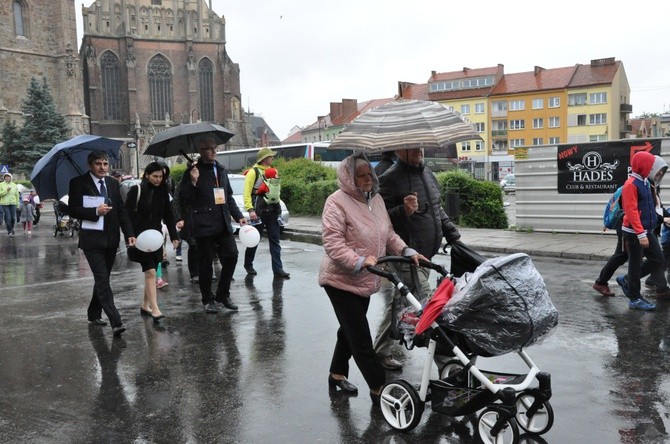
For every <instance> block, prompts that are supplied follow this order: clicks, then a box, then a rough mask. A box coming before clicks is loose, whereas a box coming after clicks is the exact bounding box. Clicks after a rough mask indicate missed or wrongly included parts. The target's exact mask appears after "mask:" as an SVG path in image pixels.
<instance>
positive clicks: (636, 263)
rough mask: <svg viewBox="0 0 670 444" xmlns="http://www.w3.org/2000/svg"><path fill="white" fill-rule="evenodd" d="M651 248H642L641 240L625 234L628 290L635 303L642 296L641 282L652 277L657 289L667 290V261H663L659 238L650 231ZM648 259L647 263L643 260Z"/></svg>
mask: <svg viewBox="0 0 670 444" xmlns="http://www.w3.org/2000/svg"><path fill="white" fill-rule="evenodd" d="M647 239H648V240H649V247H647V248H642V246H641V245H640V240H639V239H638V238H637V236H636V235H635V234H633V233H627V232H624V242H625V246H626V250H627V251H628V276H627V280H628V289H629V290H630V300H631V301H634V300H635V299H638V298H639V297H640V296H641V293H640V280H641V279H642V278H643V277H645V276H647V275H649V274H650V275H651V278H652V280H653V281H654V284H655V285H656V288H657V289H665V288H666V287H667V281H666V280H665V261H664V259H663V250H661V244H659V243H658V238H657V237H656V235H655V234H654V233H653V232H651V231H650V230H648V231H647ZM643 257H644V258H647V260H646V261H644V262H643V261H642V259H643Z"/></svg>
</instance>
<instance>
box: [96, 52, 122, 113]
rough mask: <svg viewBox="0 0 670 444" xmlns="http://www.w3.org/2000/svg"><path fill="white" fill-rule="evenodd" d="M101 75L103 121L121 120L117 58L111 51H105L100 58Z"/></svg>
mask: <svg viewBox="0 0 670 444" xmlns="http://www.w3.org/2000/svg"><path fill="white" fill-rule="evenodd" d="M100 71H101V74H102V112H103V119H105V120H120V119H121V106H120V103H119V102H120V99H121V85H120V83H121V80H120V71H119V58H118V57H117V56H116V54H114V53H113V52H112V51H105V52H104V53H103V54H102V57H100Z"/></svg>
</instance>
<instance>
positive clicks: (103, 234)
mask: <svg viewBox="0 0 670 444" xmlns="http://www.w3.org/2000/svg"><path fill="white" fill-rule="evenodd" d="M88 169H89V172H88V173H86V174H83V175H81V176H78V177H75V178H74V179H72V180H71V181H70V190H69V202H68V212H69V214H70V216H72V217H75V218H77V219H79V220H81V221H82V225H81V230H80V232H79V248H81V249H82V250H83V251H84V255H85V256H86V260H87V261H88V265H89V266H90V267H91V271H92V272H93V278H94V280H95V283H94V284H93V297H92V298H91V303H90V304H89V306H88V322H89V323H91V324H93V325H107V323H106V322H105V321H103V320H102V319H101V316H102V312H103V311H104V312H105V314H106V315H107V318H108V319H109V322H110V323H111V325H112V330H113V332H114V336H120V335H121V333H123V332H124V331H126V329H125V327H124V326H123V323H122V322H121V316H120V315H119V311H118V310H117V309H116V306H115V305H114V294H113V293H112V288H111V287H110V285H109V276H110V274H111V272H112V267H113V266H114V260H115V259H116V252H117V250H118V249H119V241H120V238H121V236H120V234H119V228H121V230H123V234H124V235H125V237H126V242H127V243H128V245H131V246H133V245H135V234H134V233H133V227H132V225H131V223H130V219H129V217H128V213H127V211H126V207H125V205H123V201H122V200H121V191H120V187H119V182H118V181H116V180H114V179H113V178H111V177H107V172H108V170H109V158H108V157H107V153H105V152H103V151H93V152H91V154H89V156H88Z"/></svg>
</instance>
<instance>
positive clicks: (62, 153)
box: [30, 134, 123, 200]
mask: <svg viewBox="0 0 670 444" xmlns="http://www.w3.org/2000/svg"><path fill="white" fill-rule="evenodd" d="M121 145H123V141H122V140H113V139H107V138H105V137H100V136H91V135H87V134H85V135H81V136H76V137H73V138H72V139H70V140H66V141H65V142H61V143H59V144H58V145H56V146H54V147H53V148H51V150H50V151H49V152H48V153H46V154H45V155H44V156H43V157H42V158H41V159H40V160H38V161H37V163H36V164H35V167H34V168H33V172H32V174H31V175H30V181H31V182H32V184H33V186H34V187H35V190H36V191H37V194H38V195H39V196H40V199H42V200H44V199H60V198H61V197H63V196H64V195H66V194H68V188H69V187H70V179H72V178H73V177H76V176H80V175H82V174H84V173H85V172H86V171H88V164H87V162H86V161H87V158H88V155H89V154H90V153H91V152H92V151H104V152H106V153H107V155H108V156H109V158H110V160H117V159H118V158H119V149H120V148H121Z"/></svg>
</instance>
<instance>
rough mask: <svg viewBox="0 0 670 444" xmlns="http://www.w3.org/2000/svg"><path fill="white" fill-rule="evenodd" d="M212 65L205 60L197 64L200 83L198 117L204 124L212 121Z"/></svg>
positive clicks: (209, 61)
mask: <svg viewBox="0 0 670 444" xmlns="http://www.w3.org/2000/svg"><path fill="white" fill-rule="evenodd" d="M213 76H214V64H213V63H212V61H211V60H209V59H207V58H205V59H202V60H201V61H200V63H198V78H199V83H200V115H201V116H202V117H201V118H202V120H203V121H205V122H213V121H214V82H213Z"/></svg>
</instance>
